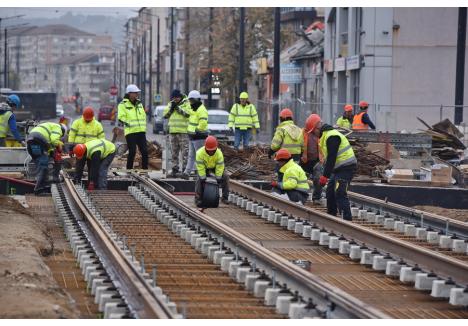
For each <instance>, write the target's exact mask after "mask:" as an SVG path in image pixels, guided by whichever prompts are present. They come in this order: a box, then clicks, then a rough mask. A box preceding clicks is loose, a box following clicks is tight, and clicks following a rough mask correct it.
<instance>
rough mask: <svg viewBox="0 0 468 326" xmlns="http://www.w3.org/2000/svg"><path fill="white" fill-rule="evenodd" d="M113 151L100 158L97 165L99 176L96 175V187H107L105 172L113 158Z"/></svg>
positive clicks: (103, 188)
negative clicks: (99, 162)
mask: <svg viewBox="0 0 468 326" xmlns="http://www.w3.org/2000/svg"><path fill="white" fill-rule="evenodd" d="M114 157H115V153H112V154H109V155H107V157H106V158H104V159H103V160H101V164H100V165H99V176H98V183H97V189H100V190H106V189H107V172H108V171H109V167H110V165H111V163H112V161H113V160H114Z"/></svg>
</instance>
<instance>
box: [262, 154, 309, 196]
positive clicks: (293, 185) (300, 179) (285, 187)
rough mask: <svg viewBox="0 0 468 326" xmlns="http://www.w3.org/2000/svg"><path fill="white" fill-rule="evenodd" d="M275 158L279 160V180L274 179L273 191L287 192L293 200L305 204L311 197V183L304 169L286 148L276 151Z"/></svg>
mask: <svg viewBox="0 0 468 326" xmlns="http://www.w3.org/2000/svg"><path fill="white" fill-rule="evenodd" d="M275 160H276V162H278V165H279V170H278V181H272V182H271V186H272V190H273V192H276V193H279V194H287V196H288V198H289V200H290V201H292V202H301V203H302V204H305V203H306V201H307V198H308V197H309V183H308V182H307V176H306V174H305V172H304V170H303V169H302V168H301V167H300V166H299V165H298V164H297V163H296V162H294V160H293V159H292V155H291V153H289V151H288V150H287V149H286V148H281V149H280V150H278V152H276V155H275Z"/></svg>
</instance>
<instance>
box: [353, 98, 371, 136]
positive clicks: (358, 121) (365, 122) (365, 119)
mask: <svg viewBox="0 0 468 326" xmlns="http://www.w3.org/2000/svg"><path fill="white" fill-rule="evenodd" d="M368 108H369V104H368V103H367V102H366V101H360V102H359V109H360V112H359V113H358V114H356V115H355V116H354V118H353V130H357V131H366V130H369V127H370V128H371V129H373V130H375V125H374V124H373V123H372V121H371V119H370V118H369V115H368V114H367V109H368Z"/></svg>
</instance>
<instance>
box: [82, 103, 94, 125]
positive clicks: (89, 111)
mask: <svg viewBox="0 0 468 326" xmlns="http://www.w3.org/2000/svg"><path fill="white" fill-rule="evenodd" d="M93 118H94V110H93V108H92V107H90V106H87V107H85V109H84V110H83V119H85V121H88V122H89V121H91V120H93Z"/></svg>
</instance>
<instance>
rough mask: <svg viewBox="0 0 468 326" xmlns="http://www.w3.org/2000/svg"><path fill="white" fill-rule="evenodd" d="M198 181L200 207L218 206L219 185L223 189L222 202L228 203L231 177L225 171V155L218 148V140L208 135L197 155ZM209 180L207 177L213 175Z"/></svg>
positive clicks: (197, 200) (197, 197) (196, 188)
mask: <svg viewBox="0 0 468 326" xmlns="http://www.w3.org/2000/svg"><path fill="white" fill-rule="evenodd" d="M195 163H196V166H197V175H198V178H197V182H196V183H195V204H196V205H197V207H200V208H210V207H218V205H219V186H221V188H222V189H223V196H222V202H223V203H225V204H228V203H229V202H228V195H229V177H228V175H227V174H226V172H225V171H224V156H223V153H222V152H221V150H220V149H219V148H218V141H217V140H216V138H215V137H213V136H208V137H207V138H206V140H205V146H203V147H202V148H200V149H199V150H198V151H197V154H196V156H195ZM213 176H214V178H215V179H214V180H209V179H207V177H213Z"/></svg>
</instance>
